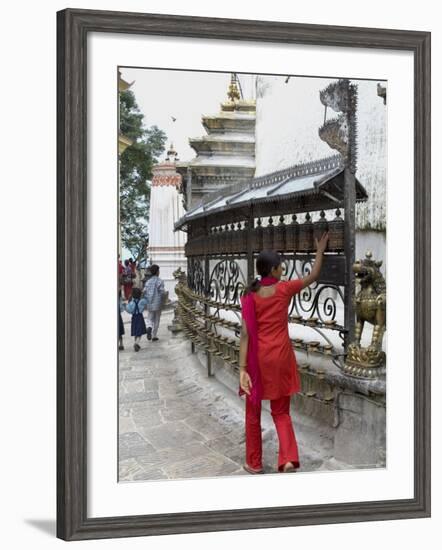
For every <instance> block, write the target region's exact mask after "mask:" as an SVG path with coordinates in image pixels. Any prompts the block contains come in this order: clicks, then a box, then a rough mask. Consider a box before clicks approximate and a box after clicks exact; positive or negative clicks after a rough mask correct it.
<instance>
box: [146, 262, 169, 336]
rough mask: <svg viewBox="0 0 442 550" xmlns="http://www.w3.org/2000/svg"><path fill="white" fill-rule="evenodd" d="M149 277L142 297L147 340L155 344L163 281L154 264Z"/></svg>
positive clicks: (161, 303) (162, 296)
mask: <svg viewBox="0 0 442 550" xmlns="http://www.w3.org/2000/svg"><path fill="white" fill-rule="evenodd" d="M150 274H151V275H150V277H149V279H148V280H147V281H146V284H145V286H144V297H145V298H146V301H147V311H148V317H147V324H148V326H147V339H148V340H152V341H153V342H156V341H157V340H158V336H157V334H158V327H159V326H160V317H161V308H162V306H163V299H164V297H165V292H166V291H165V289H164V281H163V280H162V279H160V277H159V274H160V268H159V266H157V265H156V264H152V265H151V266H150Z"/></svg>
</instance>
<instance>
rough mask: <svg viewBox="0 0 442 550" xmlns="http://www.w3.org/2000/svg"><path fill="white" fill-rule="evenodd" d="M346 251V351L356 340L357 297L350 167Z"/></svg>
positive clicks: (353, 185)
mask: <svg viewBox="0 0 442 550" xmlns="http://www.w3.org/2000/svg"><path fill="white" fill-rule="evenodd" d="M344 190H345V191H344V243H345V244H344V250H345V293H344V326H345V327H346V328H347V332H346V333H345V336H344V350H345V352H346V351H347V347H348V345H349V344H350V343H351V342H353V340H354V333H355V310H354V304H353V297H354V295H355V278H354V274H353V264H354V262H355V249H356V246H355V238H356V231H355V219H356V216H355V204H356V180H355V175H354V174H353V173H352V172H351V171H350V169H349V168H348V167H346V168H345V170H344Z"/></svg>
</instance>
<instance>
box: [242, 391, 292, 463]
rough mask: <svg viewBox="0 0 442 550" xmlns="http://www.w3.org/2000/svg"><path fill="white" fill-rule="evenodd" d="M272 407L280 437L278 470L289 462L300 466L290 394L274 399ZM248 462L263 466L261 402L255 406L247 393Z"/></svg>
mask: <svg viewBox="0 0 442 550" xmlns="http://www.w3.org/2000/svg"><path fill="white" fill-rule="evenodd" d="M270 409H271V414H272V418H273V422H274V423H275V427H276V432H277V434H278V439H279V454H278V470H282V467H283V466H284V464H286V463H287V462H293V464H294V466H295V468H298V467H299V456H298V444H297V442H296V437H295V432H294V429H293V424H292V419H291V417H290V395H286V396H284V397H280V398H278V399H272V400H271V401H270ZM246 462H247V464H248V465H249V466H250V467H251V468H254V469H256V470H259V469H261V468H262V436H261V403H260V404H259V405H258V406H255V405H253V404H252V402H251V401H250V397H249V396H248V395H246Z"/></svg>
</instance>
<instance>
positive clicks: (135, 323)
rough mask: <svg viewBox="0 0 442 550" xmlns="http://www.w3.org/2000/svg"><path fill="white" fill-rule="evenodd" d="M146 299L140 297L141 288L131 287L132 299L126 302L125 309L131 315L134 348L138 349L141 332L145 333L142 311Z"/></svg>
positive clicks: (144, 307)
mask: <svg viewBox="0 0 442 550" xmlns="http://www.w3.org/2000/svg"><path fill="white" fill-rule="evenodd" d="M146 305H147V304H146V300H145V299H144V298H142V297H141V290H140V289H139V288H138V287H134V288H133V289H132V300H131V301H130V302H129V303H128V304H127V306H126V311H127V312H128V313H130V314H131V315H132V322H131V326H130V334H131V336H133V337H134V340H135V342H134V350H135V351H140V345H139V343H138V342H139V341H140V338H141V336H142V335H143V334H146V323H145V322H144V317H143V311H144V310H145V309H146Z"/></svg>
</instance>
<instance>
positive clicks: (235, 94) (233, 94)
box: [227, 73, 241, 101]
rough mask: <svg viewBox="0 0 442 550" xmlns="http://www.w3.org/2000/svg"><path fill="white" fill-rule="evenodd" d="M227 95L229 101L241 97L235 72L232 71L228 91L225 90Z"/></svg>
mask: <svg viewBox="0 0 442 550" xmlns="http://www.w3.org/2000/svg"><path fill="white" fill-rule="evenodd" d="M227 97H228V98H229V99H230V101H235V100H239V99H240V98H241V96H240V94H239V90H238V84H237V81H236V74H235V73H232V75H231V78H230V85H229V91H228V92H227Z"/></svg>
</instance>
